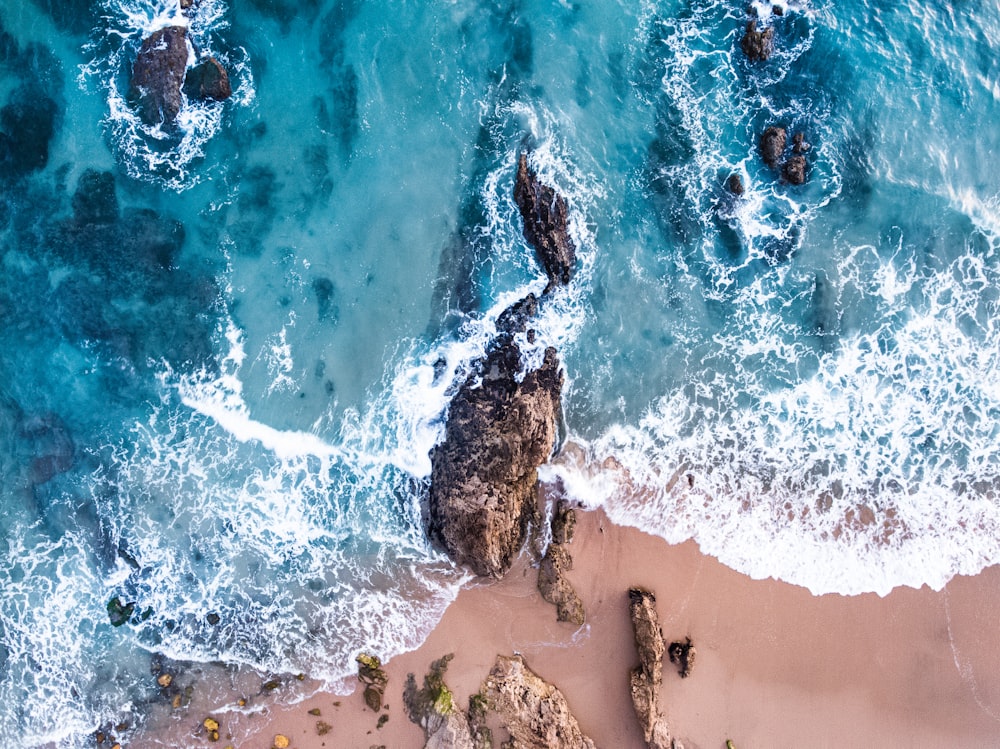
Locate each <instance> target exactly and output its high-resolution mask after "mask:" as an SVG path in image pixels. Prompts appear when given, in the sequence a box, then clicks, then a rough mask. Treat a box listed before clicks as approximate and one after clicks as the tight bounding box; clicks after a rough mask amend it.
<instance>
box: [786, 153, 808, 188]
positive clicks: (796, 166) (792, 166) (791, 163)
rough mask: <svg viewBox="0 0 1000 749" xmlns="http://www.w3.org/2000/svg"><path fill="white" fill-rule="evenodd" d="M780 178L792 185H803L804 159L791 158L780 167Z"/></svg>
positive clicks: (803, 157)
mask: <svg viewBox="0 0 1000 749" xmlns="http://www.w3.org/2000/svg"><path fill="white" fill-rule="evenodd" d="M781 176H782V177H783V178H784V179H785V181H786V182H789V183H791V184H793V185H803V184H805V181H806V157H805V156H801V155H798V154H797V155H795V156H792V157H791V158H790V159H788V161H786V162H785V163H784V164H782V165H781Z"/></svg>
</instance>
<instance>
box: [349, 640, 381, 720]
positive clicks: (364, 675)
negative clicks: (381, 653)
mask: <svg viewBox="0 0 1000 749" xmlns="http://www.w3.org/2000/svg"><path fill="white" fill-rule="evenodd" d="M355 660H356V661H357V662H358V681H360V682H361V683H362V684H364V686H365V692H364V695H365V704H366V705H367V706H368V707H369V708H370V709H371V710H372V711H373V712H376V713H377V712H379V711H380V710H381V709H382V699H383V697H384V696H385V687H386V684H388V683H389V677H388V675H387V674H386V673H385V670H384V669H383V668H382V662H381V661H380V660H379V659H378V658H376V657H375V656H374V655H366V654H364V653H361V654H360V655H358V657H357V658H356V659H355Z"/></svg>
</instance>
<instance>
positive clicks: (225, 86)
mask: <svg viewBox="0 0 1000 749" xmlns="http://www.w3.org/2000/svg"><path fill="white" fill-rule="evenodd" d="M184 95H185V96H187V97H188V98H189V99H200V100H202V101H225V100H226V99H228V98H229V97H230V96H232V95H233V89H232V86H231V85H230V83H229V73H227V72H226V69H225V68H224V67H222V63H221V62H219V61H218V60H216V59H215V58H214V57H205V58H202V60H201V61H200V62H199V63H198V64H197V65H195V66H194V67H193V68H191V69H190V70H188V71H187V75H185V77H184Z"/></svg>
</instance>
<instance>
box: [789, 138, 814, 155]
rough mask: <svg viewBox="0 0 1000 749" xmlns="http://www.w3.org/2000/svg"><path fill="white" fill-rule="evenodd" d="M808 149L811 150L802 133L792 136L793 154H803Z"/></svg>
mask: <svg viewBox="0 0 1000 749" xmlns="http://www.w3.org/2000/svg"><path fill="white" fill-rule="evenodd" d="M810 148H812V145H811V144H810V143H808V142H806V136H805V135H803V134H802V133H795V135H793V136H792V150H793V151H795V153H805V152H806V151H808V150H809V149H810Z"/></svg>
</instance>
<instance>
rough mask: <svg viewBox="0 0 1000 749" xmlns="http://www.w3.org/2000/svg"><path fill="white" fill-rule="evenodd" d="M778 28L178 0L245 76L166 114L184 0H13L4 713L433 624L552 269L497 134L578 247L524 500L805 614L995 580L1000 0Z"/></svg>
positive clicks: (723, 8) (248, 675) (108, 712)
mask: <svg viewBox="0 0 1000 749" xmlns="http://www.w3.org/2000/svg"><path fill="white" fill-rule="evenodd" d="M782 8H783V9H784V10H785V12H784V14H783V15H781V16H777V15H773V14H771V13H770V7H769V6H767V4H763V3H762V4H758V6H757V12H758V14H759V15H760V16H761V21H760V22H761V23H762V24H763V25H766V26H771V27H773V28H774V29H775V46H776V54H775V55H774V57H772V59H770V60H768V61H767V62H750V61H748V60H747V59H746V58H745V57H744V56H743V54H742V52H741V51H740V38H741V36H742V31H743V28H744V26H745V24H746V21H747V20H748V16H747V9H746V7H745V6H744V5H743V3H740V2H724V1H722V0H713V1H710V2H667V1H665V0H664V1H661V2H644V3H633V2H616V1H615V0H594V1H593V2H578V3H541V2H530V1H529V0H511V1H510V2H504V1H500V2H476V1H473V0H468V1H466V0H458V1H457V2H447V3H439V2H421V3H414V2H369V3H362V2H360V0H337V1H335V2H323V1H322V0H308V1H306V2H302V1H299V2H291V1H290V0H231V1H230V2H229V3H228V4H227V3H225V2H223V1H222V0H201V2H199V3H197V4H196V6H195V10H194V12H193V14H192V16H191V18H190V19H189V21H188V22H189V23H190V36H191V38H192V39H193V41H194V42H195V44H197V46H198V48H199V49H200V50H204V51H205V52H207V53H211V54H214V55H216V56H217V57H218V58H219V59H220V60H221V61H222V62H223V63H224V64H225V65H226V67H227V68H228V69H229V71H230V75H231V79H232V83H233V89H234V96H233V98H231V99H230V100H228V101H226V102H224V103H217V102H216V103H208V104H195V103H191V102H186V103H185V106H184V108H183V109H182V111H181V116H180V123H181V128H180V132H179V133H177V134H173V135H164V134H163V133H162V132H157V131H153V130H150V129H149V128H145V127H144V126H143V125H142V124H141V122H140V120H139V119H138V117H137V115H136V113H135V112H134V110H133V109H132V106H131V104H130V103H129V101H128V97H127V96H126V91H127V87H128V76H129V70H130V66H131V63H132V60H134V57H135V54H136V51H137V50H138V47H139V44H140V43H141V40H142V39H143V37H144V36H146V35H147V34H149V33H150V32H151V31H153V30H154V29H156V28H158V27H160V26H162V25H164V24H166V23H168V22H170V19H174V21H175V22H176V20H177V18H178V16H177V10H176V8H175V7H174V5H173V3H168V2H166V1H165V0H164V1H163V2H151V1H149V0H94V1H93V2H91V3H89V4H88V3H86V2H79V0H33V2H24V3H14V2H6V3H3V5H2V6H0V241H2V244H0V269H2V273H0V345H2V351H3V354H2V356H0V526H2V528H3V534H2V539H3V540H2V545H0V584H2V586H3V596H2V600H0V735H2V736H6V737H16V740H17V742H18V744H19V745H20V746H28V747H32V746H43V745H46V744H55V745H58V746H60V747H76V746H80V745H83V743H85V742H86V741H88V740H91V741H92V739H88V738H87V737H88V736H90V735H91V734H92V733H93V731H94V730H96V729H97V728H99V727H101V726H107V725H114V724H117V723H118V722H120V721H121V720H123V719H126V720H127V722H128V723H129V726H130V728H129V729H128V731H134V730H138V729H141V727H142V726H143V725H144V723H145V722H146V721H148V720H151V719H152V718H150V715H151V713H150V709H151V708H150V705H151V704H160V698H159V695H158V690H157V686H156V684H155V682H154V680H153V679H152V678H151V676H150V658H151V656H153V654H160V655H162V656H164V657H165V658H166V659H167V662H168V663H174V664H179V665H177V666H176V668H178V669H181V671H182V672H184V673H188V674H190V673H195V672H197V673H198V674H199V679H201V681H200V682H199V689H200V690H201V693H205V692H206V691H207V692H209V693H211V694H212V695H216V697H215V698H216V699H218V700H220V701H225V700H227V699H231V698H232V694H234V693H236V692H235V691H227V690H231V689H235V685H236V684H240V685H244V684H245V683H249V682H253V681H254V680H255V679H256V680H257V681H256V683H257V684H259V682H260V680H262V679H264V678H268V677H269V676H270V675H274V674H285V675H289V674H296V673H299V672H301V671H308V672H309V674H310V676H311V677H313V678H315V679H317V680H318V681H320V682H323V683H326V684H328V685H331V684H336V683H337V682H338V681H339V680H340V679H342V678H344V677H346V676H348V675H349V674H351V673H352V672H353V668H352V666H353V665H354V664H353V657H354V655H355V654H356V653H358V652H359V651H362V650H364V651H368V652H375V653H378V654H380V655H383V656H389V655H392V654H393V653H397V652H400V651H402V650H405V649H408V648H412V647H415V646H416V645H417V644H419V642H420V641H421V640H422V639H423V637H424V636H425V634H426V632H427V631H428V630H429V628H431V627H432V626H433V625H434V623H435V622H436V621H437V619H438V618H439V617H440V615H441V613H442V611H443V610H444V608H445V607H446V606H447V604H448V602H449V601H450V600H451V599H452V598H453V597H454V595H455V593H456V591H457V589H458V586H459V585H460V584H461V583H462V581H463V580H464V579H465V577H464V575H463V573H462V572H461V571H460V570H456V569H454V568H453V567H452V565H451V564H450V563H449V562H448V561H447V560H446V559H444V558H443V557H442V556H441V555H440V554H438V553H437V552H436V551H434V550H433V549H432V548H430V547H429V545H428V543H427V541H426V540H425V538H424V536H423V533H422V530H421V523H420V498H421V496H422V495H423V493H424V492H425V491H426V482H427V478H428V475H429V472H430V462H429V459H428V457H427V454H428V451H429V450H430V448H431V447H432V446H433V445H434V443H435V442H436V441H437V440H438V439H440V437H441V436H442V430H443V418H444V414H445V413H446V409H447V403H448V398H449V397H450V395H451V393H452V392H453V389H454V386H455V384H456V383H458V382H460V381H461V380H462V379H463V378H464V376H465V373H466V372H467V371H468V366H469V363H470V362H471V361H472V360H473V359H474V358H475V357H476V356H477V355H479V354H481V353H482V352H483V350H484V349H485V347H486V345H487V343H488V341H489V339H490V336H491V335H492V334H493V332H494V321H495V319H496V317H497V315H498V314H499V313H500V312H501V311H502V310H503V309H504V308H505V307H506V306H507V305H508V304H509V303H511V302H512V301H515V300H516V299H519V298H521V297H522V296H523V295H524V294H526V293H527V292H528V291H532V290H533V291H536V292H538V291H541V289H542V288H543V287H544V285H545V280H544V278H543V276H542V272H541V270H540V268H539V266H538V265H537V263H536V262H535V260H534V257H533V253H532V252H531V250H530V249H529V248H527V247H526V245H525V243H524V240H523V237H522V236H521V225H520V218H519V216H518V213H517V209H516V207H515V205H514V203H513V198H512V190H513V177H514V172H515V166H516V161H517V154H518V152H519V151H520V150H521V149H522V148H525V147H528V148H530V149H532V150H531V153H532V157H531V158H532V162H533V164H534V165H535V167H536V168H537V169H538V171H539V173H540V174H541V175H542V177H543V178H544V179H545V180H546V181H547V182H549V183H550V184H553V185H554V186H556V187H557V188H558V189H559V190H560V192H562V193H563V194H564V195H565V196H566V198H567V200H568V201H569V205H570V208H571V211H572V214H573V221H574V224H573V227H572V229H573V235H574V238H575V239H576V243H577V245H578V248H579V254H580V266H579V268H578V270H577V275H576V278H575V280H574V282H573V283H572V284H571V286H570V287H569V288H567V289H564V290H560V291H558V292H557V293H556V294H555V295H554V296H553V297H552V298H550V299H549V300H548V301H547V302H546V304H545V305H543V308H542V311H541V319H540V321H539V324H538V331H539V340H538V345H539V346H544V345H548V344H554V345H557V346H558V347H559V349H560V351H561V354H562V357H563V361H564V364H565V368H566V375H567V387H566V390H565V392H564V408H565V430H566V435H567V439H568V440H569V441H571V442H572V443H574V447H572V448H571V449H566V450H565V451H564V452H563V454H562V455H561V456H558V457H557V458H556V459H555V461H554V463H553V464H552V465H551V466H550V467H547V468H546V469H545V470H544V474H545V477H546V478H548V479H552V478H555V477H559V478H560V479H561V480H562V481H563V483H564V485H565V486H566V487H567V488H568V489H569V491H570V492H571V493H573V494H574V495H575V496H576V497H577V498H578V499H579V500H580V501H582V502H584V503H586V504H588V505H603V506H604V507H605V509H606V510H607V511H608V513H609V514H610V516H611V517H612V519H614V520H615V521H616V522H619V523H622V524H629V525H637V526H639V527H642V528H644V529H646V530H647V531H649V532H651V533H655V534H659V535H661V536H663V537H664V538H665V539H666V540H667V541H669V542H680V541H682V540H685V539H688V538H694V539H696V540H697V541H698V543H699V544H700V545H701V547H702V548H703V549H704V550H705V551H706V552H708V553H710V554H713V555H715V556H718V557H719V558H720V559H721V560H722V561H723V562H724V563H726V564H728V565H730V566H732V567H734V568H735V569H738V570H741V571H743V572H745V573H747V574H750V575H753V576H756V577H767V576H774V577H778V578H781V579H784V580H787V581H789V582H793V583H797V584H800V585H805V586H807V587H809V588H810V589H811V590H812V591H813V592H815V593H822V592H830V591H836V592H840V593H845V594H853V593H859V592H863V591H877V592H878V593H881V594H885V593H887V592H888V591H889V590H890V589H891V588H892V587H894V586H897V585H914V586H918V585H921V584H924V583H926V584H929V585H931V586H933V587H940V586H941V585H943V584H944V583H945V582H946V581H947V580H948V579H949V578H950V577H951V576H953V575H955V574H957V573H970V574H971V573H975V572H977V571H979V570H980V569H982V568H983V567H984V566H986V565H989V564H993V563H997V562H1000V451H998V449H997V448H998V444H1000V376H998V375H1000V324H998V311H1000V309H998V308H1000V254H998V250H1000V188H998V187H997V183H996V180H995V175H996V174H998V173H1000V127H998V125H997V123H998V122H1000V8H998V7H997V6H994V5H991V4H988V3H987V4H980V3H965V2H952V3H930V4H927V3H923V4H921V3H883V2H878V1H877V0H851V1H850V2H841V3H834V2H801V3H794V2H793V3H790V4H788V5H783V6H782ZM770 125H781V126H783V127H785V128H787V130H788V132H789V139H791V134H792V133H796V132H800V133H802V134H803V135H804V136H805V138H806V140H807V141H808V142H809V143H810V144H811V148H810V150H809V151H808V152H807V153H806V154H805V155H806V158H807V164H808V166H807V169H808V179H807V182H806V184H804V185H802V186H793V185H790V184H787V183H784V182H783V181H782V180H781V179H780V177H779V175H778V173H777V171H776V170H774V169H772V168H770V167H768V166H767V165H766V164H764V162H763V161H762V159H761V157H760V155H759V153H758V150H757V141H758V139H759V137H760V134H761V133H762V132H763V130H764V129H765V128H766V127H768V126H770ZM733 173H736V174H739V175H740V176H741V178H742V181H743V183H744V185H745V188H746V192H745V194H744V195H743V196H742V198H739V199H737V198H735V197H734V196H732V195H731V194H729V193H728V192H727V191H726V189H725V184H726V181H727V179H728V178H729V176H730V175H731V174H733ZM539 352H540V349H539V350H538V351H533V352H529V353H528V356H529V358H531V357H534V356H538V355H539ZM115 597H117V598H118V599H119V600H120V601H122V602H124V603H134V605H135V607H134V610H133V615H132V618H131V621H130V622H128V623H126V624H124V625H122V626H121V627H113V626H112V625H111V622H110V621H109V616H108V612H107V604H108V601H109V600H111V599H113V598H115ZM154 713H155V711H154Z"/></svg>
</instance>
